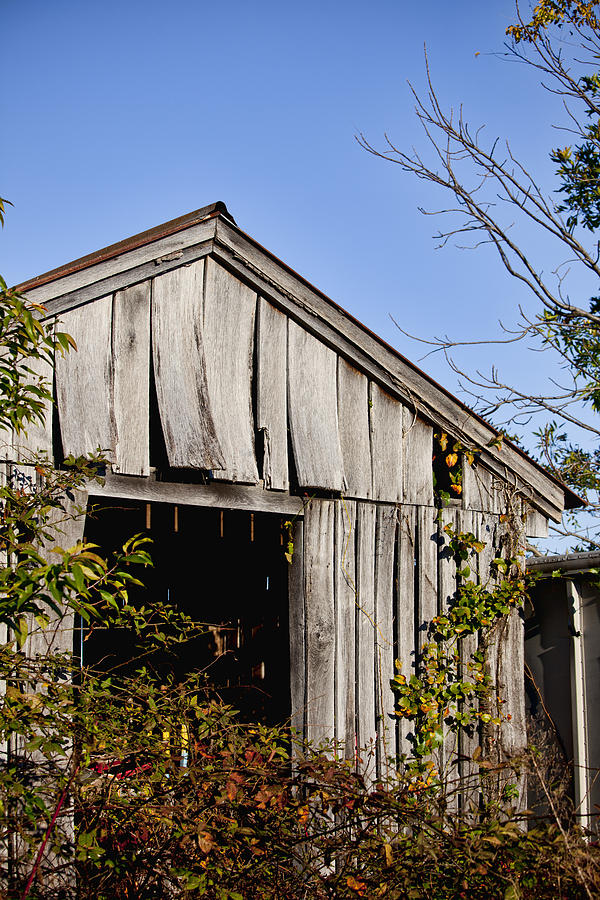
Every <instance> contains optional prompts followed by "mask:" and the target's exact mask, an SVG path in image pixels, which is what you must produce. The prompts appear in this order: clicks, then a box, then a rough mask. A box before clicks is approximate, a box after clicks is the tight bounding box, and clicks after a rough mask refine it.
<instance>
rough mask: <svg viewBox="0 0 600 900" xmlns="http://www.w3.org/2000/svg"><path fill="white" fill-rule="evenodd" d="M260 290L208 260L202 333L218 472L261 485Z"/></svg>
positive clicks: (223, 477)
mask: <svg viewBox="0 0 600 900" xmlns="http://www.w3.org/2000/svg"><path fill="white" fill-rule="evenodd" d="M256 301H257V297H256V293H255V292H254V291H253V290H251V289H250V288H249V287H247V286H246V285H245V284H243V283H242V282H241V281H239V279H237V278H235V277H234V276H233V275H231V274H230V273H229V272H228V271H227V270H226V269H224V268H223V267H222V266H220V265H218V263H216V262H215V261H214V260H213V259H211V258H210V257H209V258H208V259H207V260H206V262H205V283H204V305H203V317H202V337H203V343H204V358H205V361H206V381H207V385H208V395H209V398H210V411H211V416H212V420H213V422H214V427H215V431H216V434H217V439H218V442H219V446H220V447H221V452H222V454H223V465H222V466H213V477H214V478H216V479H220V480H223V481H239V482H241V483H242V484H256V483H257V481H258V470H257V467H256V458H255V454H254V421H253V417H252V357H253V348H254V320H255V316H256Z"/></svg>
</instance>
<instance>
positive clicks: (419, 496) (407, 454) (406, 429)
mask: <svg viewBox="0 0 600 900" xmlns="http://www.w3.org/2000/svg"><path fill="white" fill-rule="evenodd" d="M402 445H403V446H402V452H403V469H404V472H403V474H404V503H418V504H419V505H420V506H433V464H432V463H433V428H432V427H431V425H428V424H427V423H426V422H424V421H423V420H422V419H421V418H419V416H417V414H416V411H413V410H412V409H409V407H408V406H405V407H404V414H403V440H402Z"/></svg>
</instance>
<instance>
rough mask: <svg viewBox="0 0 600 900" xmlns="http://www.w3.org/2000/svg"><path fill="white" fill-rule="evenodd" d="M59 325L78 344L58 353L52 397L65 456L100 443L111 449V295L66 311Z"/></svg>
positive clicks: (109, 451) (110, 453) (101, 445)
mask: <svg viewBox="0 0 600 900" xmlns="http://www.w3.org/2000/svg"><path fill="white" fill-rule="evenodd" d="M57 328H59V329H60V330H62V331H66V332H68V333H69V334H70V335H71V337H72V338H74V340H75V342H76V344H77V352H75V351H73V350H71V352H70V353H67V354H66V355H65V356H64V357H63V356H61V355H60V354H58V355H57V358H56V397H57V403H58V412H59V421H60V433H61V439H62V447H63V452H64V454H65V456H68V455H69V454H73V456H82V455H85V454H88V453H92V452H93V451H95V450H97V449H98V447H100V448H101V449H102V450H104V451H106V455H107V457H108V458H109V459H110V458H111V456H112V450H113V449H114V447H113V444H114V427H113V418H112V396H113V366H112V356H111V331H112V297H110V296H109V297H102V298H101V299H100V300H96V301H95V302H94V303H90V304H89V305H88V306H86V307H82V308H80V309H73V310H71V311H70V312H67V313H65V314H64V315H63V316H62V317H61V319H60V320H59V321H58V323H57Z"/></svg>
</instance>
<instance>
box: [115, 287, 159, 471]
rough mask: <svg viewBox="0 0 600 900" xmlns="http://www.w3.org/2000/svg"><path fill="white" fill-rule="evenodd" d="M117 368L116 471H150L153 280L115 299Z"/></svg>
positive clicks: (128, 290) (119, 292)
mask: <svg viewBox="0 0 600 900" xmlns="http://www.w3.org/2000/svg"><path fill="white" fill-rule="evenodd" d="M112 352H113V368H114V405H113V409H114V427H115V437H114V449H115V456H114V462H113V470H114V471H115V472H120V473H122V474H123V475H149V474H150V282H149V281H145V282H142V283H141V284H136V285H134V286H133V287H129V288H126V289H125V290H124V291H117V293H116V294H115V296H114V299H113V313H112Z"/></svg>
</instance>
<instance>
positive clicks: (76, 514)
mask: <svg viewBox="0 0 600 900" xmlns="http://www.w3.org/2000/svg"><path fill="white" fill-rule="evenodd" d="M86 503H87V491H85V490H78V491H76V492H75V493H74V495H73V497H72V499H69V498H65V501H64V503H63V506H64V511H60V510H52V512H51V515H50V519H49V521H48V533H49V537H48V539H47V540H46V541H44V543H43V544H42V547H41V554H42V556H43V557H44V558H45V559H46V561H47V562H48V563H50V564H52V563H58V562H60V556H59V554H58V553H55V552H53V551H54V550H56V549H58V548H60V549H61V550H70V549H71V548H72V547H74V546H75V545H76V544H77V543H78V542H79V541H82V540H83V531H84V526H85V508H86ZM48 613H49V616H50V621H49V623H48V625H47V626H46V627H45V628H42V627H41V626H40V625H39V624H38V623H37V622H36V621H35V619H34V617H33V616H28V620H29V621H28V626H29V634H28V636H27V640H26V642H25V646H24V651H25V653H26V654H27V655H28V656H30V657H31V658H32V659H33V658H35V657H36V656H37V655H40V656H44V655H46V654H48V653H60V652H67V653H71V652H72V651H73V633H74V628H75V614H74V613H73V612H71V611H68V612H63V613H62V614H61V615H60V616H57V615H56V614H55V613H53V612H52V611H51V610H48Z"/></svg>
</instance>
